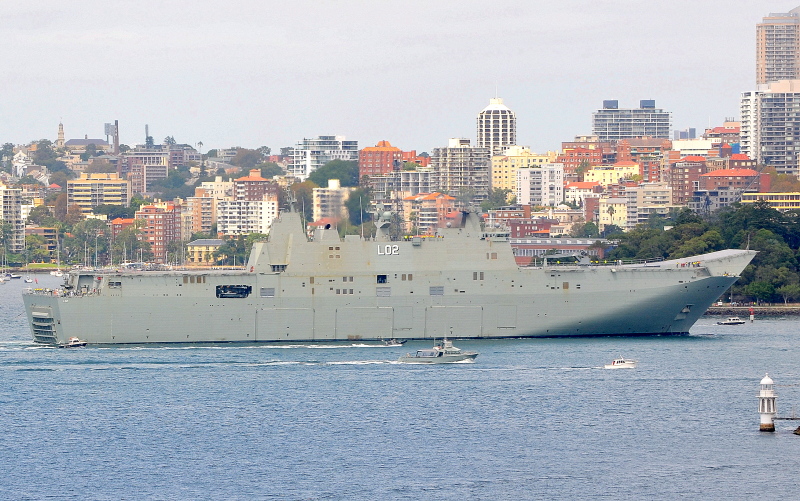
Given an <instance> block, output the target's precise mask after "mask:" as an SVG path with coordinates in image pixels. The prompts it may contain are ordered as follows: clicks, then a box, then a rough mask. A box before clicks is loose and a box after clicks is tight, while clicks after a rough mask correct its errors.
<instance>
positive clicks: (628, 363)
mask: <svg viewBox="0 0 800 501" xmlns="http://www.w3.org/2000/svg"><path fill="white" fill-rule="evenodd" d="M603 367H604V368H606V369H634V368H636V360H631V359H629V358H624V357H619V358H615V359H614V360H613V361H612V362H611V363H610V364H606V365H604V366H603Z"/></svg>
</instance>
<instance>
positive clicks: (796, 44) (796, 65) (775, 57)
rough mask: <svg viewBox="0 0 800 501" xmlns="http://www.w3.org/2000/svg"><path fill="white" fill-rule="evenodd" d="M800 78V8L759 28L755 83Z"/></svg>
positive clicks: (766, 20)
mask: <svg viewBox="0 0 800 501" xmlns="http://www.w3.org/2000/svg"><path fill="white" fill-rule="evenodd" d="M797 78H800V7H797V8H794V9H792V10H790V11H789V12H787V13H771V14H770V15H768V16H767V17H765V18H764V19H763V21H762V22H761V23H759V24H757V25H756V84H766V83H769V82H775V81H778V80H792V79H797Z"/></svg>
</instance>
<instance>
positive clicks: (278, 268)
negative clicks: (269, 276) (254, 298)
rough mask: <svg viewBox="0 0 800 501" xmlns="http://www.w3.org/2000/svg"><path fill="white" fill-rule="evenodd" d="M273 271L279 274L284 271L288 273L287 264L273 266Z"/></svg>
mask: <svg viewBox="0 0 800 501" xmlns="http://www.w3.org/2000/svg"><path fill="white" fill-rule="evenodd" d="M272 271H274V272H277V273H280V272H282V271H286V265H285V264H273V265H272Z"/></svg>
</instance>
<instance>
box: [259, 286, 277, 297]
mask: <svg viewBox="0 0 800 501" xmlns="http://www.w3.org/2000/svg"><path fill="white" fill-rule="evenodd" d="M259 295H260V296H261V297H275V288H274V287H261V290H260V291H259Z"/></svg>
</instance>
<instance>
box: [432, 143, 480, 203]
mask: <svg viewBox="0 0 800 501" xmlns="http://www.w3.org/2000/svg"><path fill="white" fill-rule="evenodd" d="M489 162H490V156H489V148H481V147H474V146H470V141H469V139H462V138H452V139H450V140H449V141H448V143H447V147H446V148H434V149H433V154H432V155H431V167H432V168H433V172H434V179H435V183H436V185H437V187H436V189H437V191H444V192H446V193H447V194H449V195H451V196H455V197H458V195H459V194H460V193H472V194H473V195H474V197H473V201H476V202H479V201H481V200H485V199H486V198H487V197H488V196H489Z"/></svg>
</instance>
